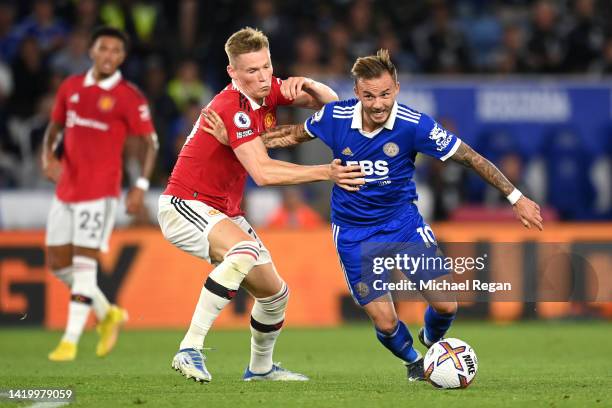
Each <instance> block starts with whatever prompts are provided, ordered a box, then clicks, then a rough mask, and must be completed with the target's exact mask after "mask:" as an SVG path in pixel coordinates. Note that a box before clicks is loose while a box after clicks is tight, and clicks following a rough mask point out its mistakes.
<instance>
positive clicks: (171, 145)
mask: <svg viewBox="0 0 612 408" xmlns="http://www.w3.org/2000/svg"><path fill="white" fill-rule="evenodd" d="M610 12H611V9H610V8H609V7H606V2H605V1H591V0H577V1H557V2H544V1H528V0H506V1H501V0H500V1H479V0H463V1H455V2H444V1H411V2H401V1H376V2H375V1H367V0H366V1H340V0H337V1H312V2H311V1H307V2H298V1H287V2H274V1H272V0H256V1H252V2H247V1H244V2H239V1H207V2H198V1H193V0H182V1H172V2H171V1H127V0H126V1H95V0H81V1H69V0H65V1H61V0H58V1H45V0H40V1H1V2H0V137H1V139H0V141H1V142H0V187H1V190H0V227H1V229H2V231H1V232H0V324H1V325H2V326H9V325H19V326H23V325H34V326H43V327H46V328H53V329H58V328H61V327H62V326H63V324H64V321H65V313H66V302H65V300H66V299H67V296H68V292H67V290H66V289H65V288H63V287H62V285H61V284H60V283H59V281H57V280H56V279H54V278H53V277H52V276H51V274H50V273H49V272H48V271H47V270H46V268H45V266H44V232H43V229H44V225H45V219H46V215H47V211H48V208H49V205H50V200H51V198H52V195H53V186H52V185H51V184H50V183H48V182H46V181H45V180H44V179H43V178H42V177H41V172H40V163H39V160H38V158H39V156H40V149H41V142H42V136H43V132H44V129H45V126H46V124H47V122H48V117H49V111H50V107H51V104H52V101H53V96H54V93H55V90H56V89H57V86H58V84H59V83H60V81H61V80H62V79H63V78H65V77H66V76H67V75H69V74H73V73H77V72H81V71H83V70H84V69H86V68H87V67H88V66H89V63H90V62H89V60H88V57H87V46H88V35H89V33H90V32H91V29H92V28H93V27H95V26H96V25H99V24H103V23H104V24H110V25H113V26H117V27H120V28H122V29H124V30H126V31H127V32H128V33H129V34H130V36H131V39H132V46H131V52H130V56H129V59H128V60H127V62H126V63H125V64H124V66H123V68H122V72H123V74H124V75H125V76H126V77H127V78H128V79H130V80H131V81H133V82H135V83H136V84H138V85H139V86H140V88H141V89H142V91H143V92H144V94H145V95H146V96H147V97H148V98H149V101H150V104H151V108H152V112H153V117H154V120H155V124H156V128H157V132H158V134H159V137H160V142H161V150H160V154H159V158H158V162H157V168H156V171H155V176H154V179H153V180H152V185H153V186H154V188H153V189H152V190H151V191H150V192H149V195H148V197H147V203H148V208H147V209H146V211H144V212H143V213H142V214H140V215H139V216H138V217H135V218H128V217H127V216H126V215H125V211H124V209H123V208H121V209H120V211H119V213H120V214H119V219H118V229H117V230H116V231H115V233H114V235H113V239H112V242H111V247H112V249H111V251H110V253H109V254H108V255H106V256H104V258H103V259H102V262H101V267H100V274H99V275H100V278H99V281H100V282H101V287H102V289H103V290H104V291H105V292H107V293H108V295H109V297H110V298H111V300H114V301H117V302H118V303H120V304H122V305H125V306H126V307H127V308H128V309H129V310H130V312H131V316H132V319H131V321H130V323H129V324H128V325H129V327H133V328H180V327H185V326H186V325H187V324H188V322H189V319H190V316H191V310H192V308H193V305H194V303H195V300H196V299H197V295H198V293H199V291H200V287H201V284H202V281H203V278H204V276H205V273H207V272H208V270H209V269H210V268H209V267H208V266H207V265H205V264H204V263H202V262H200V261H198V260H197V259H195V258H190V257H189V256H188V255H185V254H183V253H181V252H179V251H178V250H176V249H175V248H173V247H171V246H170V245H169V244H167V243H166V242H164V240H163V238H162V237H161V234H160V233H159V232H158V230H157V229H156V228H157V226H156V222H155V213H156V199H157V196H158V194H159V192H160V191H161V190H160V189H161V188H163V186H164V183H165V181H166V179H167V176H168V174H169V172H170V171H171V169H172V165H173V163H174V160H175V158H176V154H177V151H178V150H179V149H180V147H181V146H182V143H183V141H184V138H185V136H186V134H187V133H188V131H189V130H190V128H191V126H192V123H193V122H194V121H195V118H196V117H197V115H198V114H199V110H200V108H201V107H202V105H204V104H206V103H207V102H208V101H209V100H210V98H211V96H212V95H213V94H214V93H215V92H217V91H218V90H220V89H221V88H222V87H223V86H225V84H226V82H227V76H226V73H225V66H226V57H225V55H224V53H223V43H224V41H225V39H226V38H227V36H228V35H229V34H230V33H231V32H233V31H234V30H235V29H237V28H240V27H243V26H245V25H251V26H255V27H259V28H261V29H262V30H263V31H264V32H266V33H267V34H268V35H269V38H270V41H271V50H272V56H273V61H274V67H275V74H276V75H277V76H279V77H286V76H288V75H306V76H312V77H315V78H317V79H320V80H322V81H324V82H326V83H329V84H330V85H332V86H333V87H334V89H336V90H338V91H339V93H340V95H341V96H342V97H350V96H351V92H352V84H351V82H350V80H349V78H348V75H347V73H348V72H349V70H350V66H351V63H352V61H353V60H354V58H355V57H356V56H359V55H366V54H369V53H372V52H375V50H376V49H377V48H378V47H386V48H389V49H390V50H391V53H392V57H393V59H394V60H395V62H396V63H397V66H398V68H399V70H400V72H401V84H402V92H401V96H400V99H401V100H402V101H403V102H405V103H407V104H408V105H411V106H413V107H415V108H416V109H419V110H422V111H424V112H426V113H428V114H430V115H432V116H434V117H436V118H437V119H438V120H439V121H441V122H442V123H444V124H445V125H446V127H448V128H450V129H452V130H455V131H456V132H457V134H458V135H459V136H460V137H462V138H464V139H465V140H466V141H468V142H469V143H470V144H472V145H473V146H475V147H476V148H477V150H479V151H480V152H481V153H483V154H484V155H485V156H487V157H489V158H490V159H491V160H492V161H493V162H495V163H496V164H497V165H498V166H499V167H500V168H501V169H502V171H503V172H504V173H505V174H507V175H508V177H509V178H510V179H511V180H512V181H513V182H514V183H515V184H516V185H518V186H519V188H520V189H521V190H522V191H524V192H526V193H527V194H528V195H530V196H531V197H532V198H534V199H535V200H536V201H537V202H539V203H540V204H541V206H542V207H543V212H544V218H545V222H546V225H545V232H544V233H536V232H534V231H527V230H524V229H522V227H521V226H520V225H519V224H518V222H516V221H514V219H513V216H512V212H511V209H510V207H509V205H508V204H507V202H506V201H505V199H504V198H503V197H501V196H500V195H499V194H498V193H497V192H496V191H494V190H492V189H491V188H489V187H487V186H486V185H485V184H484V183H482V182H481V181H479V180H478V179H477V177H475V176H474V175H472V174H468V172H467V171H466V170H464V169H462V168H461V167H459V166H458V165H456V164H454V163H450V164H448V165H443V166H442V165H440V164H439V163H437V162H434V161H433V160H429V159H427V158H423V157H422V158H421V159H420V160H419V163H418V175H417V180H418V181H417V183H418V187H419V195H420V199H419V203H418V204H419V207H420V209H421V211H422V213H423V214H424V215H425V217H426V219H428V220H429V221H430V222H431V223H432V226H433V229H434V231H436V232H437V234H438V239H439V240H441V241H455V242H464V241H465V242H480V243H482V242H484V243H488V244H493V243H495V242H518V243H520V244H521V249H519V250H518V251H519V252H517V257H518V259H525V257H527V254H528V253H529V248H533V246H534V245H536V246H537V245H538V243H539V242H561V243H566V244H568V245H570V246H571V245H574V244H578V243H584V242H591V241H597V242H598V243H599V244H602V245H600V246H599V247H598V248H599V249H597V250H596V251H594V252H593V254H592V258H589V259H587V260H588V262H589V263H590V264H591V265H596V267H595V269H596V271H597V274H599V275H598V276H597V278H598V279H599V284H600V290H599V292H598V293H597V296H596V297H595V298H593V299H590V300H598V301H599V302H587V303H584V302H567V303H543V304H538V305H535V304H533V303H521V302H503V303H494V302H488V303H484V304H481V303H473V304H469V303H466V304H464V305H463V309H462V310H463V311H462V314H463V316H464V317H466V318H467V317H473V318H486V319H489V318H491V319H494V320H497V321H506V320H516V319H521V318H526V319H533V318H541V319H551V318H557V319H558V318H604V319H605V318H607V319H609V318H610V317H611V316H612V311H611V307H610V303H609V301H610V300H611V299H612V293H610V289H609V288H610V282H609V276H610V270H611V269H610V264H611V263H610V262H611V259H610V257H611V256H612V251H610V245H612V222H611V221H612V171H611V167H610V160H611V155H612V81H611V80H610V77H609V76H607V75H609V74H610V73H612V27H611V22H612V18H610ZM307 115H308V113H307V112H302V111H295V110H290V109H285V110H282V111H281V112H280V115H279V122H280V123H292V122H297V121H300V120H303V119H304V118H306V117H307ZM139 153H140V151H139V146H138V145H136V144H133V143H128V145H127V146H126V177H125V182H124V183H125V186H128V185H129V184H130V179H132V180H133V179H134V177H135V176H137V174H136V172H135V171H134V168H137V166H135V160H136V158H137V157H138V155H139ZM272 154H273V155H274V156H275V157H277V158H280V159H284V160H291V161H295V162H298V163H324V162H328V161H330V160H331V156H330V153H329V152H328V151H327V149H326V148H325V147H324V146H323V144H321V143H320V142H319V141H313V142H310V143H308V144H306V145H304V146H300V147H298V148H295V149H291V150H286V151H278V152H273V153H272ZM330 188H331V185H329V184H325V183H319V184H312V185H307V186H302V187H299V188H287V189H282V188H265V189H263V188H255V186H254V185H253V184H252V183H251V184H250V185H249V188H248V190H247V195H246V200H245V208H246V210H247V215H248V217H249V218H250V219H251V220H252V222H253V224H254V225H256V226H257V227H258V231H259V232H260V235H261V236H262V237H263V239H264V241H265V242H266V243H267V245H268V247H269V248H270V249H271V251H272V254H273V257H274V259H275V261H276V263H277V265H278V266H279V270H280V272H281V274H282V275H283V276H284V278H285V279H286V280H287V281H288V282H289V285H290V286H291V287H292V288H293V294H292V300H291V305H290V308H289V314H288V318H287V322H288V325H290V326H291V325H293V326H315V327H318V326H336V325H338V324H340V323H343V322H347V321H353V320H361V319H363V318H364V315H363V314H362V313H361V312H359V311H358V310H357V309H356V307H355V306H354V304H353V303H352V301H351V300H350V297H349V296H348V292H347V290H346V287H345V283H344V279H343V277H342V273H341V270H340V268H339V266H338V263H337V259H336V256H335V252H334V248H333V245H332V240H331V233H330V228H329V225H328V216H329V204H328V203H329V190H330ZM313 254H314V255H313ZM521 265H523V264H521ZM521 265H518V266H517V265H515V266H513V267H515V268H516V274H517V276H520V278H519V279H527V278H526V277H528V276H531V275H533V274H534V273H536V271H534V270H530V269H528V268H527V267H524V266H521ZM504 267H506V268H509V267H510V266H507V265H505V266H504ZM566 279H570V278H566ZM518 282H522V281H520V280H519V281H518ZM491 300H494V298H491ZM398 307H399V309H400V314H401V316H402V318H404V319H406V320H407V321H411V322H416V321H418V320H419V316H420V315H421V313H420V312H421V311H422V310H423V306H422V305H421V304H419V303H402V304H400V305H399V306H398ZM249 310H250V305H249V300H248V299H247V297H246V296H245V295H244V294H243V295H241V296H240V297H239V298H238V299H237V301H236V302H234V304H233V305H232V306H231V307H230V308H229V310H228V311H225V312H224V313H223V314H222V316H221V318H220V320H219V321H218V325H219V326H220V327H246V322H247V321H248V314H249Z"/></svg>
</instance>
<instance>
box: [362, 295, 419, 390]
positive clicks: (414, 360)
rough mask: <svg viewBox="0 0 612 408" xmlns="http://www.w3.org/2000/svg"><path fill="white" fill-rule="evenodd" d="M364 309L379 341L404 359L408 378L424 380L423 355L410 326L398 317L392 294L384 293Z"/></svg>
mask: <svg viewBox="0 0 612 408" xmlns="http://www.w3.org/2000/svg"><path fill="white" fill-rule="evenodd" d="M363 309H364V310H365V311H366V313H367V314H368V316H369V317H370V319H371V320H372V322H373V323H374V326H375V329H376V338H377V339H378V341H380V342H381V344H382V345H383V346H385V347H386V348H387V349H388V350H389V351H391V352H392V353H393V354H394V355H395V356H396V357H398V358H400V359H401V360H402V361H404V364H405V365H406V368H407V370H408V380H410V381H417V380H423V379H424V370H423V357H422V356H421V354H420V353H419V352H418V351H417V350H415V349H414V347H413V343H414V341H413V339H412V336H411V335H410V332H409V331H408V327H407V326H406V324H405V323H404V322H402V321H401V320H399V319H398V318H397V314H396V312H395V306H394V305H393V302H392V299H391V295H389V294H386V295H383V296H381V297H379V298H377V299H375V300H373V301H371V302H369V303H367V304H366V305H364V306H363Z"/></svg>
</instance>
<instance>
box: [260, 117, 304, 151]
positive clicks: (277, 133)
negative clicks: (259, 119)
mask: <svg viewBox="0 0 612 408" xmlns="http://www.w3.org/2000/svg"><path fill="white" fill-rule="evenodd" d="M313 139H314V138H313V137H312V136H310V135H309V134H308V133H307V132H306V129H305V128H304V124H303V123H299V124H297V125H280V126H276V127H274V128H272V129H269V130H267V131H265V132H264V133H262V134H261V140H263V142H264V145H265V146H266V147H267V148H268V149H275V148H278V147H291V146H295V145H297V144H300V143H304V142H308V141H309V140H313Z"/></svg>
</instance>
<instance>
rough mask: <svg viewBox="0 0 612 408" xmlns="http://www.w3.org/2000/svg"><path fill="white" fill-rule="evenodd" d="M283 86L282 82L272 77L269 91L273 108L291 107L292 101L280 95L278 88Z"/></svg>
mask: <svg viewBox="0 0 612 408" xmlns="http://www.w3.org/2000/svg"><path fill="white" fill-rule="evenodd" d="M282 84H283V80H282V79H280V78H276V77H272V87H271V90H270V100H271V101H272V104H273V105H274V106H284V105H291V104H292V103H293V101H292V100H291V99H287V98H285V97H284V96H283V94H282V93H281V90H280V87H281V85H282Z"/></svg>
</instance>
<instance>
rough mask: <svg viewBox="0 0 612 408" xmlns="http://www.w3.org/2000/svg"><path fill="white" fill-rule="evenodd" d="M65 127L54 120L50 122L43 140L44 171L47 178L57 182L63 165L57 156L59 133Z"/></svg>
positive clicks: (42, 159)
mask: <svg viewBox="0 0 612 408" xmlns="http://www.w3.org/2000/svg"><path fill="white" fill-rule="evenodd" d="M63 128H64V127H63V126H62V125H61V124H59V123H57V122H54V121H51V122H49V125H48V126H47V129H46V130H45V137H44V141H43V148H42V156H41V164H42V171H43V173H44V175H45V177H46V178H48V179H49V180H51V181H53V182H54V183H57V182H58V181H59V177H60V173H61V171H62V165H61V163H60V161H59V160H58V158H57V157H56V156H55V148H56V147H57V144H58V142H59V134H60V132H61V131H62V129H63Z"/></svg>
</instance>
